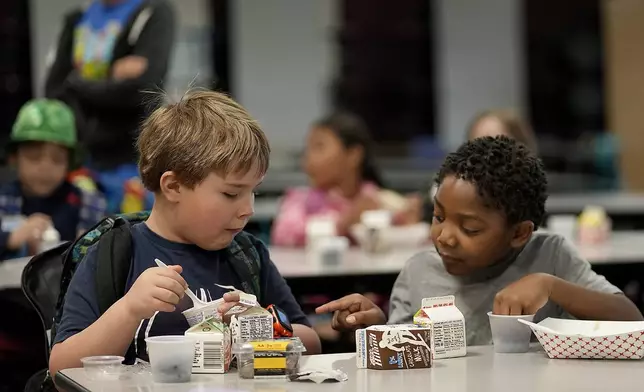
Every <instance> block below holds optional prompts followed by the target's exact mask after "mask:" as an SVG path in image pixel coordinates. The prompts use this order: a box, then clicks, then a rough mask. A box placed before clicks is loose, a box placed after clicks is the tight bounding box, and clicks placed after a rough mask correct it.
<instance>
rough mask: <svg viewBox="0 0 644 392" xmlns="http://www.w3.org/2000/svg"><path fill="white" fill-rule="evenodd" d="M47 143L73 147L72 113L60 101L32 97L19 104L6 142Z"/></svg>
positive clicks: (75, 143) (74, 126) (73, 122)
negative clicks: (16, 115) (21, 104)
mask: <svg viewBox="0 0 644 392" xmlns="http://www.w3.org/2000/svg"><path fill="white" fill-rule="evenodd" d="M21 142H50V143H57V144H60V145H63V146H65V147H68V148H70V149H72V150H74V151H75V150H76V147H77V139H76V121H75V119H74V113H73V112H72V110H71V109H70V108H69V106H67V105H65V104H64V103H63V102H61V101H57V100H53V99H35V100H31V101H29V102H27V103H26V104H24V105H23V106H22V108H21V109H20V112H18V117H17V118H16V121H15V122H14V124H13V129H12V130H11V137H10V143H11V144H13V145H15V144H17V143H21Z"/></svg>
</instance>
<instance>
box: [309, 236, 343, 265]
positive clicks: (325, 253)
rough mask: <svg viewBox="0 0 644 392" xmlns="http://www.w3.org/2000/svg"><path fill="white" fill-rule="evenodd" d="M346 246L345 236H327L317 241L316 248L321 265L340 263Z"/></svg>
mask: <svg viewBox="0 0 644 392" xmlns="http://www.w3.org/2000/svg"><path fill="white" fill-rule="evenodd" d="M348 248H349V240H348V239H347V238H346V237H327V238H322V239H320V240H319V241H318V243H317V249H316V250H317V252H318V257H319V260H320V262H321V263H322V265H329V266H335V265H339V264H342V261H343V260H344V253H345V252H346V251H347V249H348Z"/></svg>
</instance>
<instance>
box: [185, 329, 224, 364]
mask: <svg viewBox="0 0 644 392" xmlns="http://www.w3.org/2000/svg"><path fill="white" fill-rule="evenodd" d="M185 335H186V336H188V337H191V338H193V339H194V340H195V355H194V361H193V364H192V372H193V373H226V372H227V371H228V369H229V368H230V362H231V360H232V353H231V340H230V328H228V326H227V325H226V324H224V323H223V322H222V321H219V320H215V319H212V318H211V319H209V320H204V321H202V322H201V323H199V324H197V325H195V326H193V327H191V328H190V329H188V330H187V331H186V333H185Z"/></svg>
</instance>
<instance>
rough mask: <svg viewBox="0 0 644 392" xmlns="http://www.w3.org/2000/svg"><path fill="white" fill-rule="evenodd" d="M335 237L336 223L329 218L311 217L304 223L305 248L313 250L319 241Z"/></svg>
mask: <svg viewBox="0 0 644 392" xmlns="http://www.w3.org/2000/svg"><path fill="white" fill-rule="evenodd" d="M336 235H337V228H336V223H335V221H334V220H333V219H331V218H329V217H312V218H310V219H309V220H308V222H307V223H306V247H307V249H311V250H315V248H316V246H317V243H318V242H319V240H320V239H323V238H328V237H334V236H336Z"/></svg>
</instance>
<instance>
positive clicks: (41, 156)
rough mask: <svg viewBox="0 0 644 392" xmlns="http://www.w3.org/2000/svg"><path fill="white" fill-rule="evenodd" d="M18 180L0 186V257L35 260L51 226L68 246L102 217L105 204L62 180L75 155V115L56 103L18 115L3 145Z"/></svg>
mask: <svg viewBox="0 0 644 392" xmlns="http://www.w3.org/2000/svg"><path fill="white" fill-rule="evenodd" d="M7 149H8V153H9V161H10V163H11V164H12V165H13V166H14V167H15V168H16V171H17V173H18V179H17V180H16V181H14V182H10V183H7V184H3V186H1V187H0V220H1V221H2V230H1V231H0V256H2V257H3V259H7V258H10V257H18V256H27V255H34V254H35V253H37V252H38V250H39V245H40V243H41V241H42V236H43V233H44V232H45V230H46V229H47V228H48V227H54V228H55V229H56V230H57V231H58V232H59V234H60V239H61V240H63V241H72V240H74V239H76V237H77V236H78V235H79V234H80V233H82V232H84V231H86V230H88V229H89V228H91V227H92V226H94V225H95V224H96V223H97V222H98V221H99V220H101V219H102V218H103V217H104V216H105V212H106V202H105V199H104V198H103V196H102V195H101V194H99V193H97V192H88V191H87V190H85V189H81V188H79V187H77V186H76V185H74V184H72V183H70V182H69V181H67V179H66V177H67V174H68V171H69V169H70V167H71V166H72V165H73V164H74V161H75V159H76V153H77V151H78V146H77V139H76V126H75V123H74V114H73V113H72V111H71V109H70V108H69V107H68V106H67V105H65V104H64V103H62V102H60V101H57V100H50V99H37V100H33V101H30V102H28V103H26V104H25V105H24V106H23V107H22V108H21V109H20V112H19V113H18V117H17V119H16V121H15V123H14V126H13V130H12V132H11V139H10V142H9V144H8V146H7Z"/></svg>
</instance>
